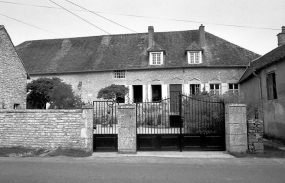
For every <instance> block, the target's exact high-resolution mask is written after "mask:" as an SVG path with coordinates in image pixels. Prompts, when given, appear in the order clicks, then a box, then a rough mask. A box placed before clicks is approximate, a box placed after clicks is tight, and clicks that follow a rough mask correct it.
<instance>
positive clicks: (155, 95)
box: [151, 85, 162, 102]
mask: <svg viewBox="0 0 285 183" xmlns="http://www.w3.org/2000/svg"><path fill="white" fill-rule="evenodd" d="M151 92H152V93H151V94H152V102H158V101H161V98H162V97H161V96H162V95H161V85H151Z"/></svg>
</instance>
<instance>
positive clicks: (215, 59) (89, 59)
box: [17, 30, 259, 74]
mask: <svg viewBox="0 0 285 183" xmlns="http://www.w3.org/2000/svg"><path fill="white" fill-rule="evenodd" d="M198 37H199V35H198V30H188V31H176V32H156V33H154V41H155V46H154V48H156V49H160V50H162V49H163V50H165V54H166V56H165V61H164V65H162V66H160V68H167V67H191V66H190V65H188V63H187V55H186V54H185V50H186V49H187V48H188V47H189V45H190V46H191V45H193V44H194V42H196V43H197V42H199V41H198ZM205 37H206V44H205V47H204V52H203V63H202V64H201V65H202V66H229V65H237V66H246V65H248V63H249V62H250V61H251V60H253V59H255V58H257V57H259V55H258V54H256V53H253V52H251V51H249V50H246V49H244V48H241V47H239V46H237V45H234V44H232V43H230V42H228V41H225V40H223V39H221V38H219V37H217V36H214V35H212V34H210V33H207V32H206V33H205ZM193 47H194V45H193ZM154 48H153V49H154ZM17 51H18V54H19V55H20V57H21V58H22V60H23V62H24V64H25V66H26V68H27V69H28V72H29V73H30V74H41V73H66V72H86V71H104V70H118V69H125V70H129V69H148V68H157V67H155V66H152V65H149V61H148V51H149V50H148V34H147V33H138V34H125V35H108V36H93V37H80V38H66V39H51V40H36V41H27V42H24V43H22V44H20V45H18V46H17Z"/></svg>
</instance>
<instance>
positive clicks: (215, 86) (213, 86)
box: [210, 84, 220, 95]
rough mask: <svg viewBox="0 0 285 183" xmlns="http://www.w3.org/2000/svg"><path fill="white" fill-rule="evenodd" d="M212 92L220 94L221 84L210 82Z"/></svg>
mask: <svg viewBox="0 0 285 183" xmlns="http://www.w3.org/2000/svg"><path fill="white" fill-rule="evenodd" d="M210 93H211V94H215V95H220V84H210Z"/></svg>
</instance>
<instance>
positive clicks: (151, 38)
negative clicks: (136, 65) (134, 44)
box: [148, 26, 154, 48]
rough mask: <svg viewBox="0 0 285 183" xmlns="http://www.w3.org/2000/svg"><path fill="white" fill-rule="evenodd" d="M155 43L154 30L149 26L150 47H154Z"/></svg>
mask: <svg viewBox="0 0 285 183" xmlns="http://www.w3.org/2000/svg"><path fill="white" fill-rule="evenodd" d="M153 42H154V29H153V26H148V47H149V48H150V47H152V46H153Z"/></svg>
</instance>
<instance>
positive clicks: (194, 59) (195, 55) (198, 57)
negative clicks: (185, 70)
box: [187, 51, 202, 64]
mask: <svg viewBox="0 0 285 183" xmlns="http://www.w3.org/2000/svg"><path fill="white" fill-rule="evenodd" d="M187 58H188V64H201V63H202V51H187Z"/></svg>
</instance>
